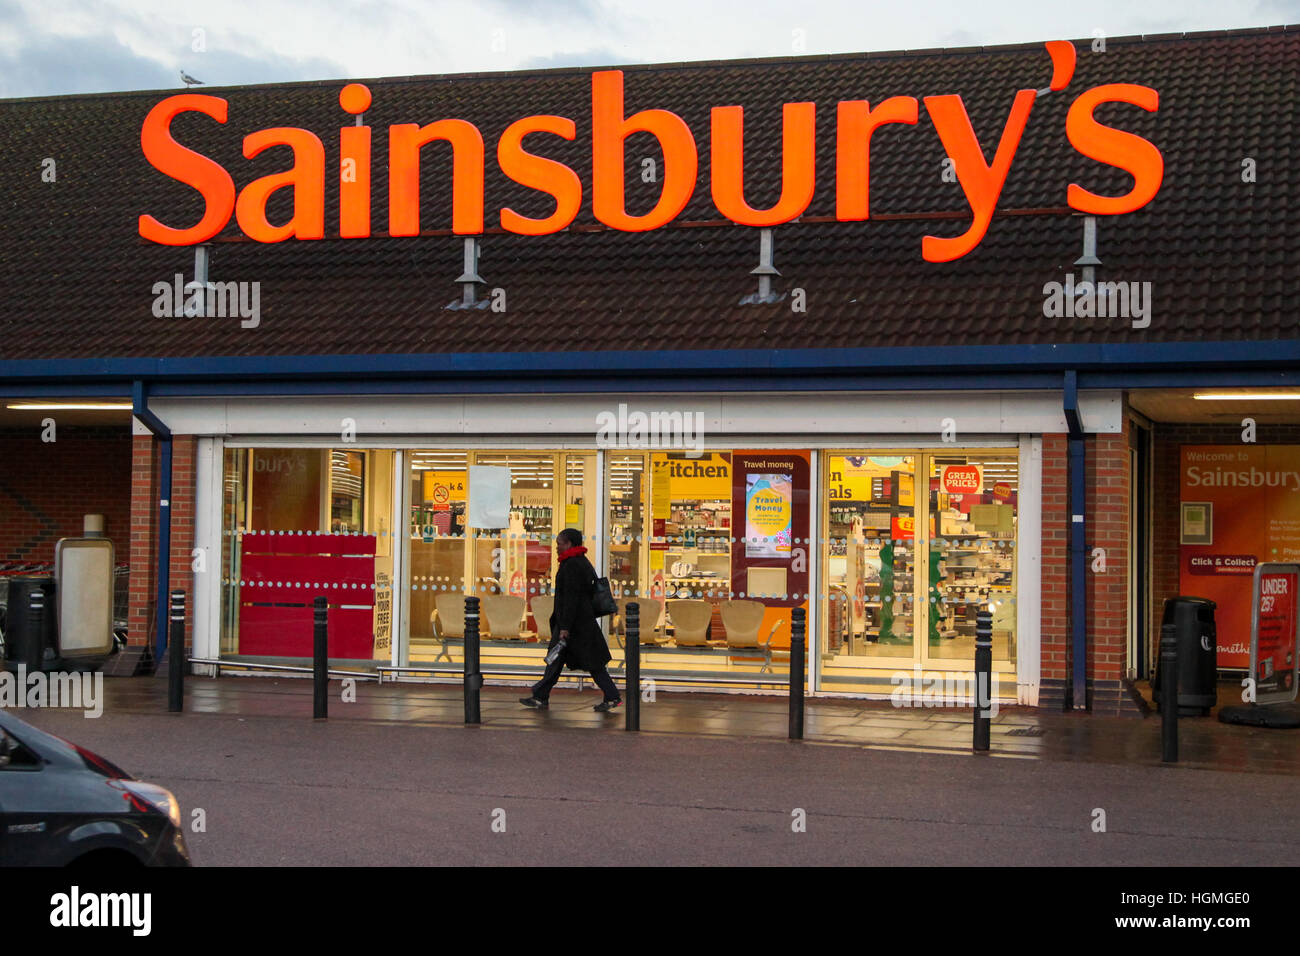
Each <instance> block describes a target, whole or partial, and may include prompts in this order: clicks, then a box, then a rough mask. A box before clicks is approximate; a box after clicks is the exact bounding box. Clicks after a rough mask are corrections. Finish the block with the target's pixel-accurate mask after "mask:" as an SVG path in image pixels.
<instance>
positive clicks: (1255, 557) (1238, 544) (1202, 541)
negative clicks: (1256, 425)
mask: <svg viewBox="0 0 1300 956" xmlns="http://www.w3.org/2000/svg"><path fill="white" fill-rule="evenodd" d="M1179 488H1180V493H1179V497H1180V499H1181V501H1180V508H1179V517H1180V528H1179V541H1180V542H1181V544H1180V546H1179V590H1180V592H1181V593H1183V594H1188V595H1195V596H1197V597H1206V598H1209V599H1210V600H1212V601H1214V602H1216V603H1217V604H1218V610H1217V611H1216V612H1215V623H1216V625H1217V629H1218V635H1219V636H1218V655H1219V666H1220V667H1226V668H1241V669H1243V670H1245V669H1246V668H1248V667H1250V626H1251V597H1252V594H1251V592H1252V583H1253V579H1254V578H1253V576H1254V573H1255V565H1256V564H1259V563H1261V562H1264V561H1285V562H1293V561H1300V445H1184V446H1183V447H1182V449H1181V455H1180V467H1179Z"/></svg>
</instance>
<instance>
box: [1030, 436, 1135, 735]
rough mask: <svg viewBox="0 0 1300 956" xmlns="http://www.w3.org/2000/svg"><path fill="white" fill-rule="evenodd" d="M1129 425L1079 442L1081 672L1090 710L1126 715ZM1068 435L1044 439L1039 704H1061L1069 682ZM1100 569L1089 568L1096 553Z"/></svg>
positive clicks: (1053, 705)
mask: <svg viewBox="0 0 1300 956" xmlns="http://www.w3.org/2000/svg"><path fill="white" fill-rule="evenodd" d="M1128 441H1129V439H1128V424H1127V422H1125V425H1124V430H1123V431H1122V432H1120V433H1117V434H1106V435H1089V436H1088V437H1087V438H1086V439H1085V441H1084V456H1085V463H1084V484H1085V488H1084V508H1085V512H1084V513H1085V517H1086V523H1085V525H1084V527H1085V532H1084V533H1085V539H1086V540H1085V546H1086V548H1087V560H1086V567H1087V571H1086V576H1085V593H1086V602H1087V606H1086V611H1085V618H1086V621H1087V631H1088V639H1087V640H1088V660H1087V663H1086V668H1085V670H1086V673H1087V678H1088V685H1089V689H1088V693H1089V699H1090V701H1091V703H1090V706H1091V708H1092V709H1093V711H1094V712H1100V713H1118V712H1120V711H1122V710H1130V709H1131V706H1130V704H1129V703H1128V702H1127V696H1126V694H1127V692H1126V691H1125V690H1124V689H1123V687H1122V685H1121V684H1120V681H1121V680H1122V679H1123V677H1124V672H1125V669H1126V663H1127V653H1128V614H1129V607H1128V562H1129V553H1128V552H1129V542H1128V526H1129V517H1128V511H1129V484H1130V480H1131V479H1130V476H1129V450H1128ZM1068 443H1069V439H1068V437H1067V436H1066V435H1044V436H1043V541H1042V581H1043V584H1042V591H1043V593H1042V616H1041V621H1042V625H1041V632H1040V633H1041V641H1042V644H1041V647H1042V677H1041V685H1040V690H1039V703H1040V706H1043V707H1047V708H1053V707H1062V706H1064V702H1065V689H1066V686H1067V685H1068V683H1069V677H1070V651H1071V644H1072V638H1071V635H1070V537H1069V535H1070V524H1071V522H1070V513H1069V500H1070V499H1069V461H1068V457H1067V454H1068ZM1097 548H1101V549H1103V551H1104V552H1105V562H1106V563H1105V568H1106V570H1105V571H1094V570H1093V567H1094V565H1095V564H1096V558H1095V557H1094V554H1095V549H1097Z"/></svg>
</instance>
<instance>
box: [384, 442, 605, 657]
mask: <svg viewBox="0 0 1300 956" xmlns="http://www.w3.org/2000/svg"><path fill="white" fill-rule="evenodd" d="M408 481H409V488H410V493H409V501H410V511H411V516H410V517H411V521H410V534H409V547H410V551H409V554H410V558H409V568H410V590H409V596H410V599H409V600H410V603H409V621H410V632H409V634H408V635H407V641H408V643H407V657H408V660H409V663H411V664H412V665H429V666H447V667H449V668H456V667H459V666H460V664H461V663H462V662H463V653H464V633H465V632H464V626H465V603H464V602H465V598H466V597H468V596H473V597H476V598H478V599H479V602H480V604H479V610H480V617H479V633H480V659H481V661H482V663H483V665H484V666H485V667H489V668H492V669H495V670H499V671H505V672H511V671H514V670H520V671H532V670H535V669H536V668H538V667H540V666H542V657H543V656H544V654H545V646H546V644H547V643H548V642H549V640H550V611H551V606H552V604H551V589H552V583H553V581H554V575H555V570H556V555H555V535H556V534H558V533H559V532H560V531H562V530H563V529H564V528H566V527H575V528H577V529H578V530H580V531H582V532H583V534H584V537H589V536H590V535H591V534H592V532H593V530H594V528H593V523H594V520H595V510H594V507H592V506H591V501H592V500H593V499H594V495H595V455H594V453H590V452H588V453H574V452H550V451H542V452H533V451H510V452H497V451H435V450H428V451H425V450H416V451H412V452H411V453H410V466H409V471H408ZM589 550H590V551H591V552H592V553H590V554H589V555H588V556H589V557H590V558H592V560H593V563H597V562H598V561H599V560H600V558H599V555H598V554H597V553H596V552H595V549H594V548H591V549H589Z"/></svg>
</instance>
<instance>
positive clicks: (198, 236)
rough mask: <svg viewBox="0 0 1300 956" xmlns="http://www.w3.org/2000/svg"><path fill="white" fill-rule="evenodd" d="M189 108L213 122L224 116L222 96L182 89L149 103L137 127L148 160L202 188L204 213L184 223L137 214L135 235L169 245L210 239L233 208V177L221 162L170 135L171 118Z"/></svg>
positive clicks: (181, 180)
mask: <svg viewBox="0 0 1300 956" xmlns="http://www.w3.org/2000/svg"><path fill="white" fill-rule="evenodd" d="M190 111H194V112H197V113H203V114H205V115H207V116H211V117H212V118H213V119H214V120H216V121H217V122H218V123H224V122H225V121H226V101H225V100H223V99H222V98H221V97H219V96H205V95H203V94H200V93H182V94H179V95H177V96H169V97H167V99H165V100H163V101H162V102H161V103H159V104H158V105H157V106H155V107H154V108H153V109H151V110H150V111H149V115H148V116H146V117H145V118H144V125H143V126H142V127H141V128H140V148H141V149H142V150H143V151H144V158H145V159H147V160H148V161H149V164H150V165H151V166H153V167H154V169H156V170H158V171H159V172H160V173H164V174H165V175H168V176H170V177H171V178H172V179H176V180H179V181H180V182H183V183H185V185H187V186H193V187H194V188H195V189H197V190H198V191H199V192H200V193H202V194H203V201H204V204H205V207H204V211H203V218H202V219H200V220H199V221H198V223H197V224H195V225H193V226H191V227H190V228H188V229H173V228H172V227H170V226H164V225H163V224H162V223H160V222H159V221H158V220H157V219H155V218H154V217H153V216H149V215H143V216H141V217H140V235H141V236H143V237H144V238H145V239H148V240H150V241H151V242H158V243H162V244H163V245H168V246H191V245H195V244H197V243H200V242H204V241H205V240H208V239H211V238H212V237H213V236H215V235H216V234H217V233H219V232H220V231H221V230H222V228H223V227H224V226H225V225H226V223H227V222H229V221H230V214H231V212H233V211H234V208H235V181H234V180H233V179H231V178H230V174H229V173H228V172H226V170H225V169H224V168H223V167H222V166H221V164H220V163H218V162H216V161H215V160H212V159H209V158H208V157H206V156H204V155H202V154H201V153H196V152H194V150H192V149H186V148H185V147H184V146H182V145H181V144H180V143H178V142H176V140H174V139H172V134H171V125H172V120H173V119H175V118H176V116H177V115H178V114H180V113H185V112H190Z"/></svg>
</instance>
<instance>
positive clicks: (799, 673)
mask: <svg viewBox="0 0 1300 956" xmlns="http://www.w3.org/2000/svg"><path fill="white" fill-rule="evenodd" d="M807 627H808V612H807V611H806V610H805V609H804V608H801V607H797V608H795V609H794V613H793V614H792V615H791V622H790V739H791V740H803V666H804V665H803V658H804V638H805V632H806V630H807Z"/></svg>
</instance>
